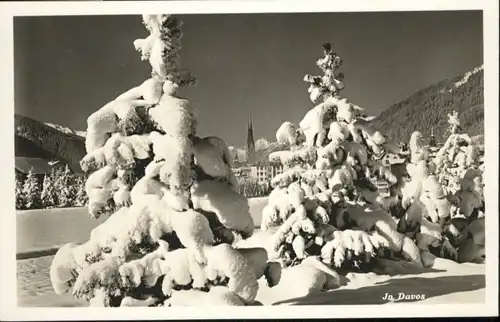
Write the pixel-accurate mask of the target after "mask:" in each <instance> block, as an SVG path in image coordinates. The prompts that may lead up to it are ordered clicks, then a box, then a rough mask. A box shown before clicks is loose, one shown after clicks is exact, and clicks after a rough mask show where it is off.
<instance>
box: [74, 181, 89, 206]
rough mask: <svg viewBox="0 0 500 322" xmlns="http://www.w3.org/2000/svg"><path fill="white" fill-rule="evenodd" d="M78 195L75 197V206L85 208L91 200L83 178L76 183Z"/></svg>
mask: <svg viewBox="0 0 500 322" xmlns="http://www.w3.org/2000/svg"><path fill="white" fill-rule="evenodd" d="M75 187H76V195H75V206H76V207H82V206H85V205H86V204H87V203H88V201H89V198H88V196H87V192H86V191H85V179H84V178H83V177H78V178H77V179H76V181H75Z"/></svg>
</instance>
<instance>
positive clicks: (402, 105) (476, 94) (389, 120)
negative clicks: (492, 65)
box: [374, 66, 484, 143]
mask: <svg viewBox="0 0 500 322" xmlns="http://www.w3.org/2000/svg"><path fill="white" fill-rule="evenodd" d="M483 82H484V79H483V67H482V66H481V67H478V68H475V69H473V70H472V71H469V72H466V73H463V74H460V75H457V76H456V77H453V78H451V79H446V80H443V81H441V82H439V83H437V84H433V85H431V86H429V87H427V88H424V89H422V90H420V91H418V92H417V93H415V94H413V95H411V96H410V97H408V98H407V99H405V100H403V101H401V102H399V103H396V104H394V105H392V106H390V107H389V108H388V109H387V110H385V111H383V112H382V113H381V114H380V115H379V116H378V117H377V118H376V119H375V120H374V126H375V128H377V129H378V130H380V131H381V132H383V133H385V134H386V135H388V136H389V137H390V138H391V139H392V140H394V141H396V142H408V140H409V138H410V135H411V133H412V132H413V131H420V132H422V134H423V136H424V137H425V138H429V136H430V134H431V128H433V130H434V135H435V137H436V141H437V142H438V143H439V142H444V140H445V139H446V137H447V136H448V135H449V133H448V113H451V112H452V111H454V110H455V111H457V112H458V114H459V118H460V123H461V127H462V132H464V133H467V134H469V135H470V136H475V135H482V134H483V133H484V107H483V105H484V96H483V89H484V85H483Z"/></svg>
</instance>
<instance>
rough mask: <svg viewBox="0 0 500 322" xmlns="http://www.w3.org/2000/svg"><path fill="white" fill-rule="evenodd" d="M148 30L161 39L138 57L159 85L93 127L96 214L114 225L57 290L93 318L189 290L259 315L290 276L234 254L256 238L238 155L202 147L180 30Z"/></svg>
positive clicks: (87, 165) (141, 89)
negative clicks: (100, 309)
mask: <svg viewBox="0 0 500 322" xmlns="http://www.w3.org/2000/svg"><path fill="white" fill-rule="evenodd" d="M142 18H143V22H144V25H145V26H146V28H147V30H148V31H149V33H150V35H149V36H148V37H147V38H145V39H138V40H136V41H134V47H135V48H136V49H137V50H138V51H139V52H140V53H141V56H142V59H143V60H148V61H149V63H150V65H151V68H152V73H151V78H150V79H148V80H146V81H145V82H143V83H142V84H140V85H139V86H137V87H134V88H132V89H131V90H129V91H127V92H125V93H124V94H122V95H120V96H118V97H117V98H116V99H115V100H113V101H112V102H110V103H108V104H106V105H104V106H103V107H102V108H101V109H99V110H97V111H96V112H94V113H93V114H92V115H90V117H89V118H88V120H87V136H86V148H87V155H86V156H85V157H84V158H83V159H82V161H81V166H82V169H84V170H85V171H88V172H89V173H90V175H89V177H88V179H87V181H86V183H85V192H86V194H87V195H88V210H89V214H90V215H91V216H92V217H99V216H103V215H105V214H106V215H109V216H108V218H107V220H106V221H105V222H104V223H103V224H101V225H100V226H98V227H96V228H95V229H94V230H93V231H92V232H91V235H90V239H89V241H87V242H86V243H83V244H81V245H76V244H68V245H66V246H64V247H62V248H61V249H60V250H59V251H58V253H57V254H56V256H55V257H54V261H53V262H52V266H51V281H52V284H53V286H54V290H55V291H56V293H58V294H62V293H64V292H67V291H70V290H72V293H73V295H74V296H75V297H77V298H81V299H84V300H87V301H89V303H90V305H92V306H152V305H170V304H172V303H171V301H170V300H173V299H175V298H176V296H175V295H176V294H178V292H182V291H183V290H185V289H196V290H198V291H199V292H207V298H210V299H211V300H207V303H218V304H224V305H247V304H252V303H253V301H254V300H255V296H256V293H257V290H258V287H259V284H258V282H257V280H258V279H259V278H261V277H265V278H266V280H267V282H268V286H269V287H272V286H274V285H276V284H277V283H278V281H279V277H280V274H279V272H280V270H279V269H277V268H276V264H273V263H272V262H269V263H268V256H267V252H266V251H265V250H264V249H261V250H251V249H243V248H235V247H234V246H233V245H234V244H235V242H236V241H238V240H239V239H244V238H248V237H250V236H251V235H252V233H253V231H254V228H255V227H254V223H253V220H252V217H251V215H250V212H249V206H248V201H247V200H246V198H245V197H244V196H242V195H240V194H238V193H237V192H236V189H237V182H236V178H235V177H234V174H233V173H232V171H231V169H230V166H231V162H232V160H231V159H230V156H229V150H228V147H227V146H226V144H225V143H224V142H223V141H222V140H221V139H219V138H215V137H208V138H199V137H197V136H196V113H195V110H194V106H193V105H192V103H191V102H190V101H189V100H187V99H185V98H181V97H180V96H179V95H178V94H177V92H178V90H179V89H180V88H181V87H183V86H186V85H192V84H194V82H195V79H194V76H192V75H190V74H189V73H186V72H181V70H180V69H179V57H178V50H179V48H180V42H179V40H180V37H181V35H182V33H181V30H180V26H181V22H180V20H179V19H177V18H175V17H172V16H170V15H165V14H160V15H143V16H142ZM166 300H168V301H166ZM174 302H175V301H174ZM172 305H175V303H174V304H172Z"/></svg>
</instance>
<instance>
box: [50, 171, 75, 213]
mask: <svg viewBox="0 0 500 322" xmlns="http://www.w3.org/2000/svg"><path fill="white" fill-rule="evenodd" d="M54 186H55V189H56V191H57V205H58V207H71V206H73V205H74V202H75V195H76V189H75V188H76V187H75V182H74V175H73V172H72V171H71V169H70V168H69V166H68V165H66V166H65V167H64V170H62V169H58V170H57V171H56V178H55V181H54Z"/></svg>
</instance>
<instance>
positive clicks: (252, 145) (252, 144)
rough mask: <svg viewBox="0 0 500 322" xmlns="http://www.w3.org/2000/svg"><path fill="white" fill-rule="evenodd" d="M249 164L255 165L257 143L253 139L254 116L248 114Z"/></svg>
mask: <svg viewBox="0 0 500 322" xmlns="http://www.w3.org/2000/svg"><path fill="white" fill-rule="evenodd" d="M246 150H247V151H246V152H247V163H248V164H253V163H255V141H254V138H253V125H252V115H251V113H250V112H249V113H248V130H247V149H246Z"/></svg>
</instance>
